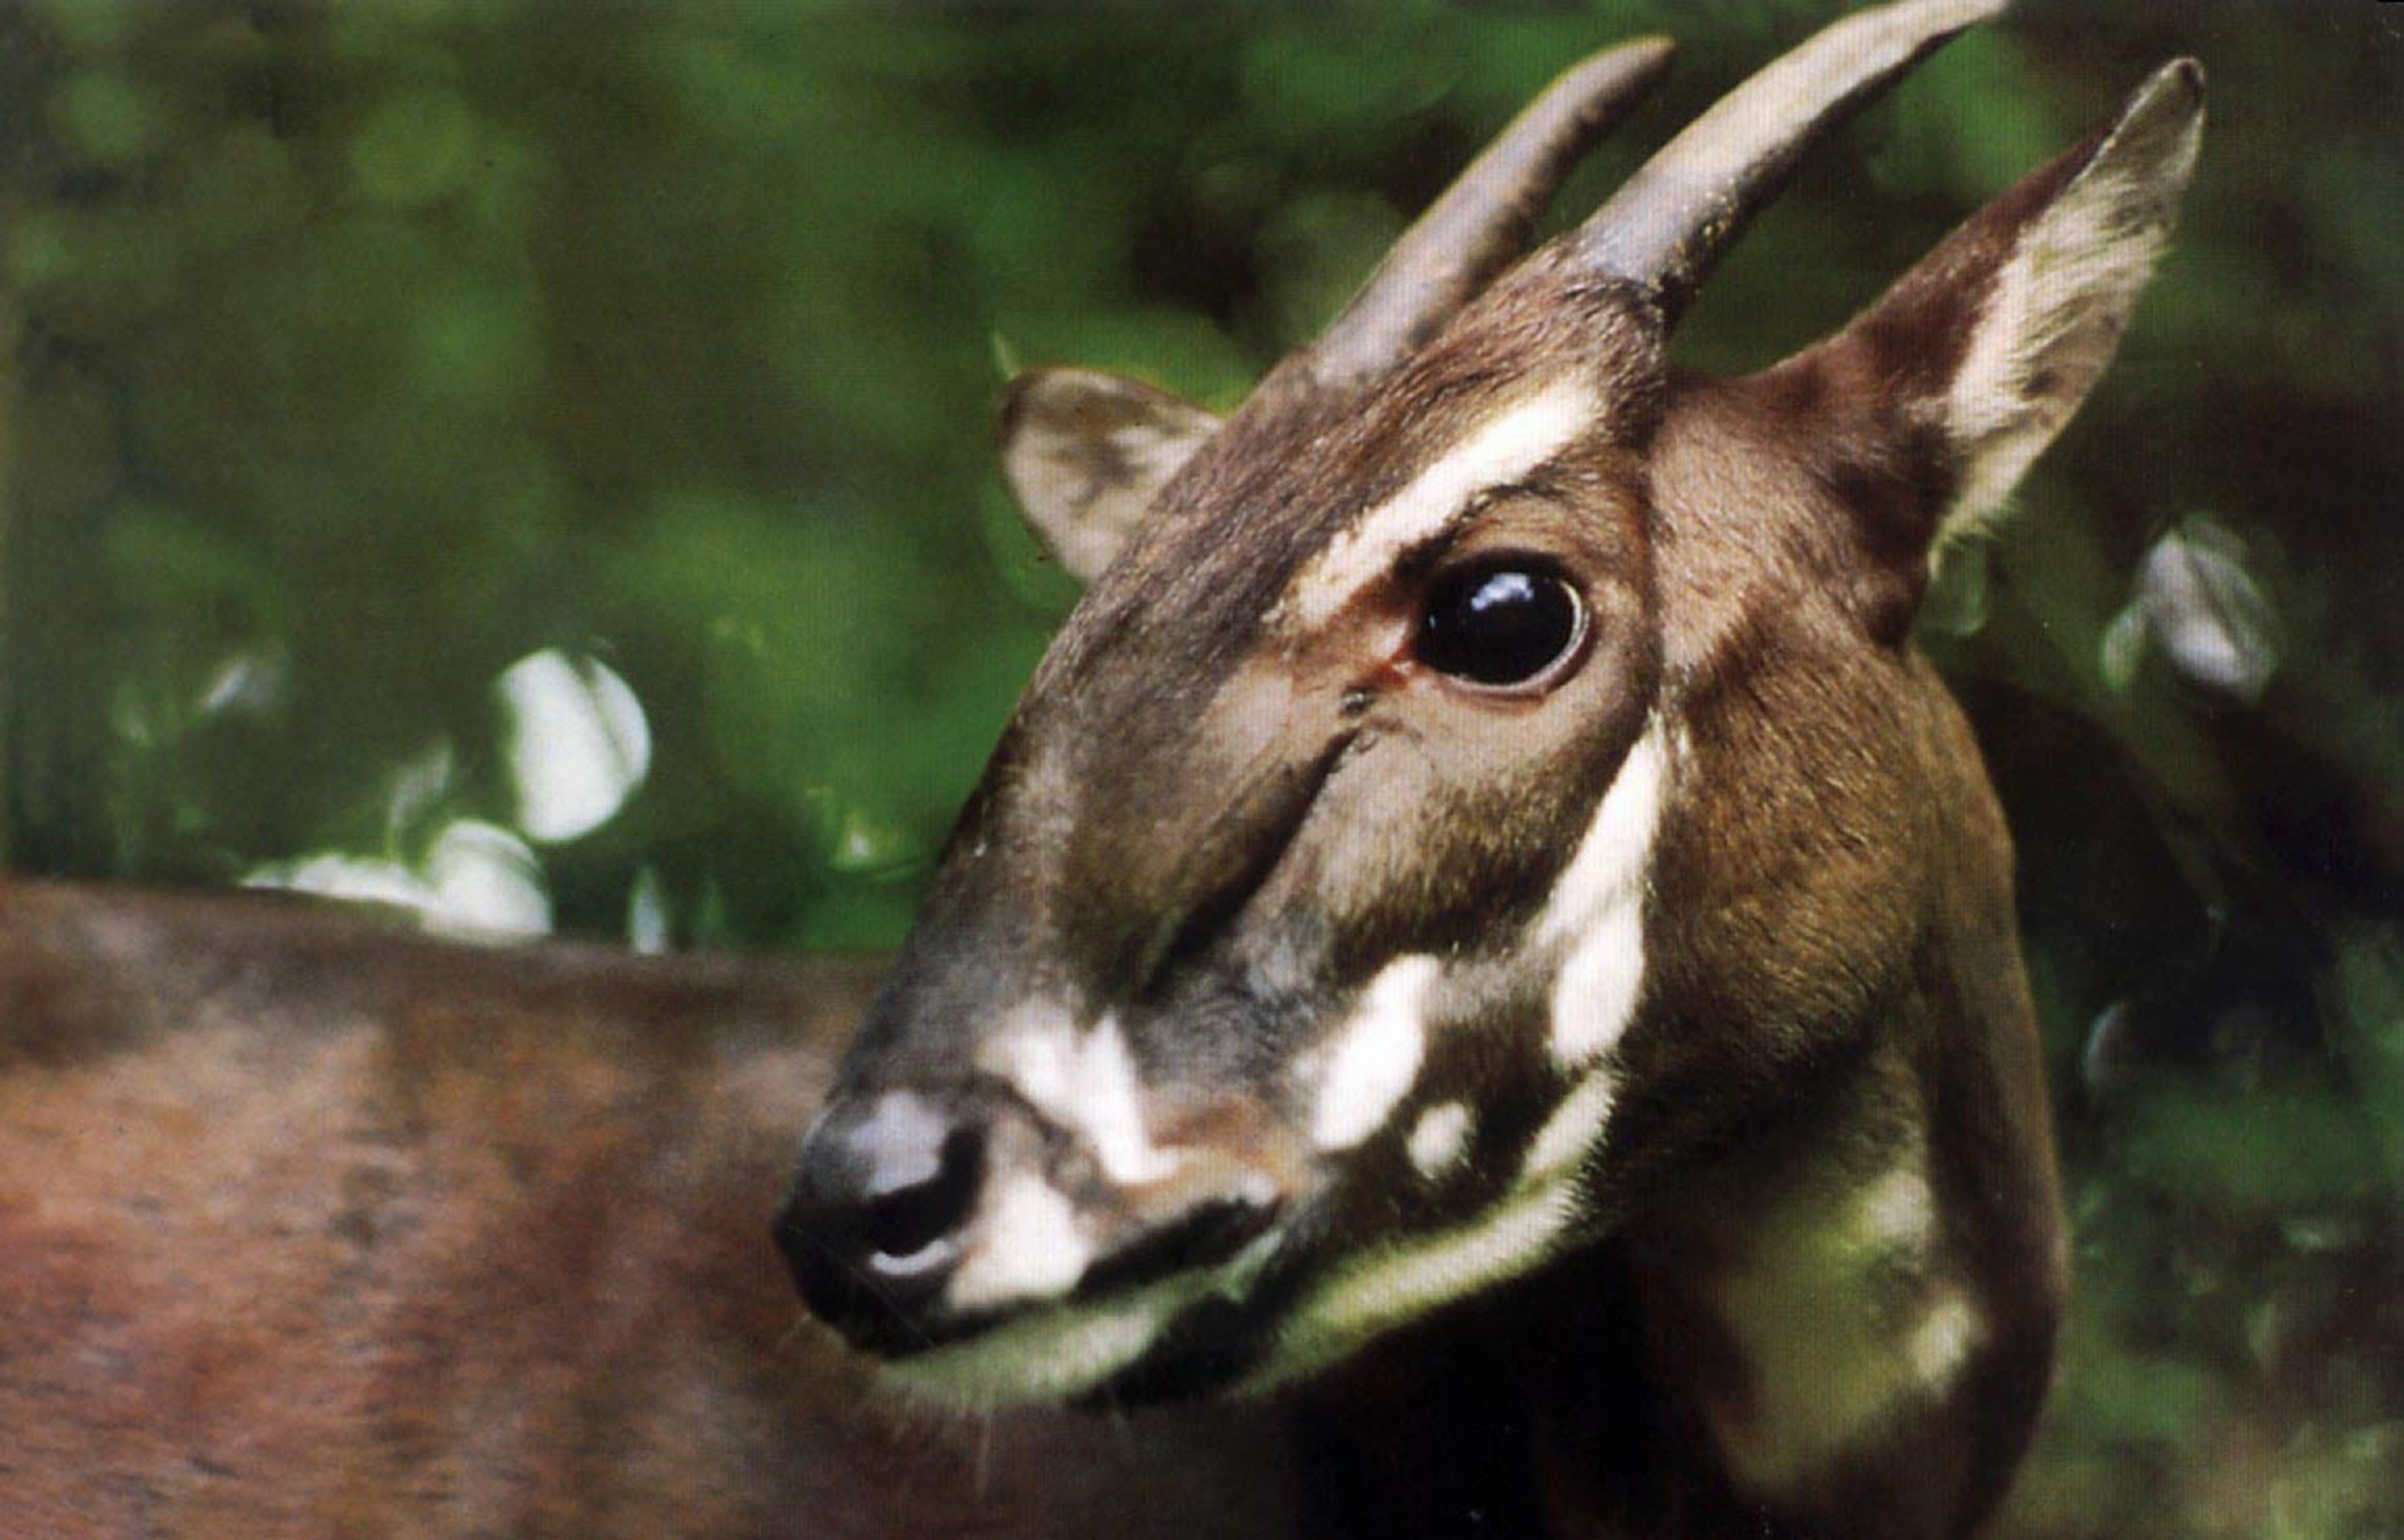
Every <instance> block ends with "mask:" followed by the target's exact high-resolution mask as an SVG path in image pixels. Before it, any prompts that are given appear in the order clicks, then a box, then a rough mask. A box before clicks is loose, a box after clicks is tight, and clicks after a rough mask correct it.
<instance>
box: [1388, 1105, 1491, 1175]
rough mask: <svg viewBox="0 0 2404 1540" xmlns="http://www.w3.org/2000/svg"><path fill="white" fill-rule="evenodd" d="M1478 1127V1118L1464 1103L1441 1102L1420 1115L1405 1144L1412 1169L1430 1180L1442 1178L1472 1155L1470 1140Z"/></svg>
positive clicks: (1411, 1127)
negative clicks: (1463, 1157) (1469, 1154)
mask: <svg viewBox="0 0 2404 1540" xmlns="http://www.w3.org/2000/svg"><path fill="white" fill-rule="evenodd" d="M1476 1128H1477V1115H1476V1114H1475V1113H1473V1112H1472V1111H1470V1110H1469V1103H1467V1102H1465V1101H1446V1102H1442V1103H1441V1104H1439V1105H1437V1106H1433V1107H1430V1108H1428V1109H1427V1110H1426V1111H1425V1112H1423V1113H1421V1114H1420V1115H1419V1121H1418V1122H1416V1123H1413V1124H1412V1125H1411V1126H1410V1137H1409V1138H1407V1139H1405V1140H1404V1141H1403V1148H1404V1149H1405V1150H1406V1151H1407V1152H1408V1153H1409V1154H1410V1165H1411V1169H1413V1170H1415V1171H1417V1172H1418V1173H1419V1174H1420V1175H1421V1176H1422V1177H1425V1178H1427V1179H1428V1180H1429V1181H1433V1180H1435V1179H1436V1178H1438V1177H1441V1176H1442V1175H1443V1174H1444V1173H1445V1172H1447V1171H1449V1170H1451V1169H1452V1168H1453V1167H1455V1166H1456V1165H1458V1164H1459V1163H1460V1162H1461V1157H1462V1156H1463V1155H1466V1154H1468V1153H1469V1137H1470V1135H1471V1134H1472V1132H1475V1131H1476Z"/></svg>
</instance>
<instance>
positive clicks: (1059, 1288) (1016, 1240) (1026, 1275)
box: [945, 1171, 1093, 1310]
mask: <svg viewBox="0 0 2404 1540" xmlns="http://www.w3.org/2000/svg"><path fill="white" fill-rule="evenodd" d="M1092 1257H1093V1245H1092V1243H1091V1242H1090V1241H1088V1240H1086V1235H1085V1231H1084V1230H1083V1229H1082V1228H1081V1227H1080V1226H1079V1225H1078V1224H1077V1214H1076V1209H1074V1208H1073V1207H1072V1206H1071V1204H1070V1202H1069V1200H1068V1199H1067V1198H1066V1197H1064V1196H1062V1195H1061V1193H1060V1192H1059V1190H1058V1189H1057V1188H1056V1187H1054V1186H1053V1185H1052V1184H1051V1183H1050V1182H1047V1181H1045V1180H1044V1179H1043V1178H1040V1177H1038V1176H1034V1175H1032V1174H1030V1173H1027V1172H1024V1171H1012V1172H1007V1173H1004V1174H1003V1175H1002V1176H1000V1177H998V1178H995V1180H994V1187H993V1192H992V1194H991V1196H990V1197H989V1198H988V1199H987V1200H986V1204H985V1212H984V1215H983V1219H982V1222H981V1224H979V1234H978V1236H977V1238H976V1239H975V1240H973V1241H972V1242H971V1243H970V1245H969V1249H968V1255H967V1257H966V1258H965V1259H964V1260H963V1262H962V1263H961V1264H960V1270H959V1271H957V1272H955V1273H953V1274H952V1276H951V1282H950V1284H949V1285H948V1286H947V1287H946V1291H945V1295H946V1299H947V1301H948V1302H949V1303H950V1305H951V1307H952V1308H953V1309H955V1310H986V1309H992V1308H994V1307H996V1306H999V1305H1006V1304H1015V1303H1019V1302H1021V1301H1029V1300H1050V1299H1057V1298H1058V1297H1059V1296H1061V1295H1063V1294H1066V1293H1067V1292H1068V1291H1069V1290H1070V1289H1071V1288H1074V1287H1075V1286H1076V1283H1077V1280H1078V1279H1079V1278H1082V1277H1084V1276H1085V1270H1086V1263H1087V1262H1088V1261H1090V1260H1091V1259H1092Z"/></svg>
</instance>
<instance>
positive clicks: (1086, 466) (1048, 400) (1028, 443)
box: [1001, 369, 1219, 583]
mask: <svg viewBox="0 0 2404 1540" xmlns="http://www.w3.org/2000/svg"><path fill="white" fill-rule="evenodd" d="M1218 431H1219V419H1218V418H1217V417H1216V416H1215V415H1213V414H1212V413H1210V412H1209V411H1207V410H1205V409H1203V408H1200V407H1197V406H1195V405H1194V403H1193V402H1191V401H1187V400H1185V399H1184V398H1183V397H1181V396H1176V395H1171V394H1170V393H1167V392H1166V391H1163V390H1160V389H1158V388H1156V387H1154V386H1150V385H1147V384H1145V383H1144V382H1143V381H1141V380H1137V379H1130V378H1128V377H1125V376H1123V375H1113V374H1106V373H1103V372H1102V371H1101V370H1097V369H1039V370H1035V371H1033V372H1031V373H1028V374H1025V375H1021V376H1020V377H1018V378H1017V379H1015V380H1013V381H1011V383H1010V392H1009V398H1008V399H1007V400H1006V401H1005V402H1004V403H1003V406H1002V418H1001V449H1002V474H1003V477H1004V478H1005V479H1006V480H1007V481H1008V482H1009V486H1010V491H1011V492H1012V493H1013V494H1014V495H1015V496H1016V497H1017V499H1018V503H1019V507H1020V509H1021V510H1022V511H1024V512H1025V515H1026V520H1027V523H1028V524H1029V525H1031V526H1033V528H1034V530H1035V533H1036V536H1037V538H1039V539H1040V540H1041V541H1042V542H1043V545H1044V547H1045V548H1046V549H1047V550H1049V551H1050V552H1051V553H1052V555H1053V556H1054V557H1055V558H1056V559H1057V560H1058V562H1059V563H1060V565H1061V566H1063V567H1064V568H1066V569H1067V570H1068V571H1069V573H1070V574H1071V576H1072V577H1076V578H1077V579H1078V580H1079V581H1080V582H1088V583H1089V582H1091V581H1093V579H1094V578H1096V577H1100V576H1101V575H1102V569H1103V568H1105V567H1107V566H1109V565H1110V563H1111V562H1114V561H1116V560H1117V557H1118V553H1119V551H1120V550H1121V549H1123V548H1124V547H1126V544H1127V542H1128V539H1129V538H1130V537H1131V536H1132V535H1133V533H1134V532H1135V530H1136V528H1137V526H1139V525H1140V524H1141V523H1142V522H1143V519H1144V515H1145V513H1146V512H1147V510H1148V509H1149V508H1150V507H1151V505H1152V500H1153V499H1154V498H1155V497H1157V496H1158V495H1159V494H1160V489H1161V488H1162V487H1163V486H1164V485H1167V483H1168V481H1169V479H1170V478H1171V477H1173V476H1175V475H1176V474H1177V472H1178V471H1179V470H1180V469H1182V468H1183V467H1184V465H1185V462H1186V461H1187V460H1189V459H1192V458H1193V457H1194V451H1196V450H1198V449H1200V448H1201V447H1202V445H1203V444H1204V443H1206V442H1207V441H1209V439H1210V436H1211V435H1212V434H1214V433H1216V432H1218Z"/></svg>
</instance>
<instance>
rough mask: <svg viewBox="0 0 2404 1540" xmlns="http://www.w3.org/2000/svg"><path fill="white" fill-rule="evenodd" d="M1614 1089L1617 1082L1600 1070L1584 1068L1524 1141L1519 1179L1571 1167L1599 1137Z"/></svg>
mask: <svg viewBox="0 0 2404 1540" xmlns="http://www.w3.org/2000/svg"><path fill="white" fill-rule="evenodd" d="M1618 1091H1619V1087H1618V1085H1617V1083H1616V1082H1614V1081H1613V1080H1612V1079H1611V1077H1610V1074H1608V1073H1607V1072H1605V1071H1604V1070H1592V1071H1590V1072H1588V1074H1587V1076H1586V1078H1585V1079H1583V1080H1581V1081H1580V1082H1579V1083H1578V1084H1577V1085H1576V1086H1572V1087H1571V1088H1570V1091H1569V1094H1568V1095H1567V1096H1564V1097H1563V1098H1562V1099H1561V1101H1560V1103H1559V1104H1558V1105H1557V1106H1555V1107H1554V1108H1553V1109H1552V1116H1550V1117H1548V1118H1546V1119H1545V1121H1544V1127H1542V1128H1540V1129H1538V1130H1536V1136H1535V1137H1534V1138H1533V1139H1531V1140H1529V1141H1528V1153H1527V1158H1526V1159H1525V1160H1524V1161H1522V1162H1521V1163H1520V1165H1519V1179H1520V1180H1522V1181H1537V1180H1541V1179H1543V1178H1547V1177H1553V1176H1559V1175H1562V1174H1564V1173H1566V1172H1570V1171H1572V1170H1574V1169H1575V1168H1576V1167H1577V1166H1578V1165H1579V1164H1580V1163H1581V1162H1583V1161H1584V1160H1585V1158H1586V1152H1587V1151H1588V1150H1589V1149H1592V1148H1593V1147H1595V1144H1596V1142H1597V1141H1599V1140H1600V1139H1601V1138H1602V1136H1603V1129H1604V1128H1605V1127H1606V1126H1607V1125H1608V1124H1609V1123H1610V1118H1611V1107H1612V1104H1613V1103H1614V1102H1615V1101H1617V1100H1618Z"/></svg>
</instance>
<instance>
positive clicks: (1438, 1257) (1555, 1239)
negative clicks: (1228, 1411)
mask: <svg viewBox="0 0 2404 1540" xmlns="http://www.w3.org/2000/svg"><path fill="white" fill-rule="evenodd" d="M1579 1213H1580V1203H1579V1199H1578V1191H1577V1186H1576V1183H1575V1182H1574V1181H1572V1180H1570V1179H1568V1178H1565V1177H1558V1176H1557V1177H1555V1178H1549V1179H1546V1180H1544V1181H1540V1182H1535V1183H1532V1184H1525V1185H1522V1186H1519V1187H1517V1188H1514V1189H1513V1190H1512V1191H1511V1193H1508V1194H1507V1195H1505V1196H1504V1197H1502V1199H1501V1200H1499V1201H1498V1202H1496V1203H1495V1204H1494V1205H1493V1206H1492V1207H1490V1208H1488V1209H1486V1210H1485V1211H1484V1212H1482V1213H1480V1214H1479V1215H1477V1217H1475V1218H1474V1219H1472V1220H1470V1221H1468V1222H1467V1223H1465V1224H1457V1225H1455V1226H1454V1227H1453V1228H1451V1229H1447V1230H1439V1231H1437V1232H1435V1233H1434V1234H1432V1235H1425V1236H1419V1237H1414V1238H1412V1239H1410V1240H1405V1241H1401V1242H1399V1243H1396V1244H1393V1245H1389V1246H1387V1247H1385V1248H1384V1249H1382V1250H1378V1251H1372V1252H1369V1253H1367V1254H1365V1255H1360V1256H1356V1257H1353V1258H1351V1259H1350V1260H1348V1261H1347V1262H1345V1263H1342V1264H1340V1265H1339V1266H1338V1267H1337V1268H1336V1269H1335V1270H1334V1271H1333V1273H1331V1274H1330V1275H1329V1276H1328V1277H1327V1278H1326V1279H1324V1280H1323V1281H1321V1282H1320V1283H1319V1284H1318V1286H1316V1287H1315V1288H1313V1289H1312V1290H1311V1291H1310V1292H1309V1293H1308V1294H1307V1295H1306V1296H1305V1297H1304V1298H1303V1299H1302V1302H1301V1304H1300V1305H1299V1306H1298V1307H1297V1308H1296V1309H1295V1311H1294V1312H1293V1314H1292V1316H1291V1317H1289V1318H1288V1319H1287V1323H1286V1325H1285V1327H1284V1329H1283V1330H1282V1331H1281V1332H1279V1333H1278V1338H1277V1346H1276V1348H1275V1351H1274V1352H1273V1353H1272V1354H1271V1356H1270V1357H1269V1358H1268V1359H1267V1360H1266V1361H1265V1362H1264V1363H1261V1365H1260V1366H1259V1367H1258V1368H1256V1369H1255V1370H1254V1371H1253V1372H1252V1373H1251V1374H1250V1375H1248V1376H1247V1377H1246V1378H1245V1379H1244V1380H1243V1382H1242V1385H1241V1388H1242V1389H1244V1390H1248V1391H1257V1390H1266V1389H1269V1388H1271V1386H1275V1385H1280V1384H1285V1383H1287V1382H1289V1381H1291V1380H1294V1379H1297V1378H1301V1377H1302V1376H1303V1375H1306V1374H1309V1373H1311V1372H1312V1371H1313V1370H1315V1369H1318V1368H1322V1367H1324V1366H1325V1365H1327V1364H1330V1363H1335V1362H1336V1361H1337V1360H1339V1359H1343V1358H1346V1357H1348V1356H1349V1355H1350V1354H1351V1353H1352V1352H1353V1351H1354V1350H1355V1349H1357V1348H1358V1347H1361V1345H1362V1344H1364V1343H1365V1342H1367V1341H1368V1340H1369V1339H1371V1338H1372V1337H1375V1336H1377V1335H1378V1334H1379V1332H1386V1331H1390V1330H1392V1329H1393V1328H1395V1327H1397V1326H1400V1325H1403V1324H1405V1323H1406V1322H1409V1321H1412V1320H1416V1319H1418V1318H1419V1317H1422V1316H1424V1315H1425V1314H1426V1313H1427V1312H1428V1311H1430V1310H1433V1309H1435V1308H1436V1307H1437V1306H1438V1305H1441V1304H1444V1303H1446V1302H1448V1301H1453V1300H1458V1299H1464V1298H1466V1297H1468V1296H1469V1295H1472V1294H1475V1293H1478V1292H1480V1291H1482V1290H1485V1289H1487V1288H1490V1287H1492V1286H1495V1285H1496V1284H1500V1283H1503V1282H1506V1281H1508V1280H1510V1279H1512V1278H1516V1277H1518V1276H1519V1275H1520V1274H1522V1273H1525V1272H1528V1271H1530V1270H1533V1269H1534V1268H1535V1267H1537V1266H1539V1265H1540V1264H1542V1263H1543V1262H1544V1261H1545V1260H1546V1258H1548V1257H1549V1256H1550V1255H1552V1254H1553V1252H1554V1251H1555V1250H1556V1249H1557V1248H1558V1246H1559V1244H1560V1242H1561V1240H1562V1238H1563V1237H1564V1235H1566V1234H1568V1233H1569V1230H1570V1228H1571V1226H1573V1225H1574V1224H1576V1223H1577V1221H1578V1216H1579Z"/></svg>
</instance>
